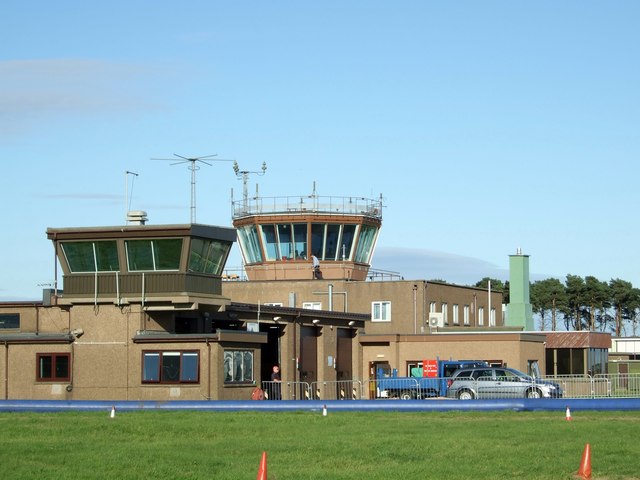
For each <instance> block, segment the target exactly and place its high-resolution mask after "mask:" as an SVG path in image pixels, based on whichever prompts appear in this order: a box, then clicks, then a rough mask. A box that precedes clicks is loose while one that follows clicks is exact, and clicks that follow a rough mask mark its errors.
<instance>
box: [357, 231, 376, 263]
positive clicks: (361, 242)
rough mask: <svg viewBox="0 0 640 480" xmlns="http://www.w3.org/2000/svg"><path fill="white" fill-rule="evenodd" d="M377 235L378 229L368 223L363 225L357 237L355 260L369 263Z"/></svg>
mask: <svg viewBox="0 0 640 480" xmlns="http://www.w3.org/2000/svg"><path fill="white" fill-rule="evenodd" d="M377 236H378V229H377V228H376V227H371V226H369V225H363V226H362V229H361V231H360V235H359V238H358V246H357V248H356V257H355V261H356V262H358V263H369V262H370V261H371V254H372V253H373V247H374V245H375V243H376V238H377Z"/></svg>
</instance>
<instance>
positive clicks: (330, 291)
mask: <svg viewBox="0 0 640 480" xmlns="http://www.w3.org/2000/svg"><path fill="white" fill-rule="evenodd" d="M328 287H329V311H331V312H332V311H333V284H332V283H330V284H329V285H328Z"/></svg>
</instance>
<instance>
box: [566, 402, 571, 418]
mask: <svg viewBox="0 0 640 480" xmlns="http://www.w3.org/2000/svg"><path fill="white" fill-rule="evenodd" d="M565 418H566V419H567V422H570V421H571V410H570V409H569V406H568V405H567V411H566V412H565Z"/></svg>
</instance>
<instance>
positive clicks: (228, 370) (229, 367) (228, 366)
mask: <svg viewBox="0 0 640 480" xmlns="http://www.w3.org/2000/svg"><path fill="white" fill-rule="evenodd" d="M232 380H233V352H231V351H225V352H224V381H225V382H230V381H232Z"/></svg>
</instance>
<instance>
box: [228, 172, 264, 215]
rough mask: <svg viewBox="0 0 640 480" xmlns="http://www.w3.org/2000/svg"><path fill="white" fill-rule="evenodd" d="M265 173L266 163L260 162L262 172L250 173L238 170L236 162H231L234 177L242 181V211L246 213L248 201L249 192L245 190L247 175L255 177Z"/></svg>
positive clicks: (247, 180)
mask: <svg viewBox="0 0 640 480" xmlns="http://www.w3.org/2000/svg"><path fill="white" fill-rule="evenodd" d="M266 171H267V162H262V171H261V172H251V171H249V170H240V166H239V165H238V162H236V161H235V160H234V161H233V172H234V173H235V174H236V177H238V178H239V179H242V205H243V207H244V211H245V212H246V211H247V206H248V205H247V204H248V201H249V192H248V189H247V183H248V182H249V174H251V173H253V174H256V175H260V176H262V175H264V174H265V172H266Z"/></svg>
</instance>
